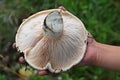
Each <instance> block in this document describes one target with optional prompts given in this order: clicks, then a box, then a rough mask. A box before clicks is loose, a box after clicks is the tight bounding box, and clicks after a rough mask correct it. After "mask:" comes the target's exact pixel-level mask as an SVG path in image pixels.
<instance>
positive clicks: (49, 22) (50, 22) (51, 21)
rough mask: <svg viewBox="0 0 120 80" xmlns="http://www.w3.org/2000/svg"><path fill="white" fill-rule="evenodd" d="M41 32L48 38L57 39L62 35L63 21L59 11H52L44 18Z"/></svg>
mask: <svg viewBox="0 0 120 80" xmlns="http://www.w3.org/2000/svg"><path fill="white" fill-rule="evenodd" d="M43 32H44V33H45V35H46V36H47V37H48V38H58V37H60V36H61V35H62V32H63V19H62V16H61V14H60V12H59V11H53V12H51V13H49V14H48V15H47V16H46V17H45V20H44V25H43Z"/></svg>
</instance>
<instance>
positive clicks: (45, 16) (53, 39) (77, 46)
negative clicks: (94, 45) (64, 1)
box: [16, 9, 88, 73]
mask: <svg viewBox="0 0 120 80" xmlns="http://www.w3.org/2000/svg"><path fill="white" fill-rule="evenodd" d="M87 36H88V32H87V30H86V29H85V27H84V25H83V23H82V22H81V20H79V19H78V18H77V17H75V16H74V15H72V14H71V13H70V12H68V11H62V10H61V9H50V10H45V11H41V12H38V13H36V14H34V15H32V16H30V17H29V18H27V19H26V20H25V21H24V22H23V23H22V24H21V25H20V27H19V29H18V31H17V34H16V46H17V48H18V50H19V51H20V52H23V53H24V56H25V60H26V61H27V62H28V64H30V65H31V66H32V67H34V68H36V69H38V70H44V69H48V70H50V71H51V72H54V73H58V72H60V71H66V70H67V69H69V68H71V67H72V66H73V65H76V64H77V63H78V62H80V61H81V60H82V58H83V56H84V54H85V51H86V45H87V43H86V40H87Z"/></svg>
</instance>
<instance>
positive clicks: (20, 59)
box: [19, 56, 26, 64]
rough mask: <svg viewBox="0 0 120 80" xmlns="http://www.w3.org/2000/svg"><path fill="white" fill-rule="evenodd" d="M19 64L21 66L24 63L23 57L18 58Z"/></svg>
mask: <svg viewBox="0 0 120 80" xmlns="http://www.w3.org/2000/svg"><path fill="white" fill-rule="evenodd" d="M19 62H20V63H21V64H24V63H25V62H26V61H25V59H24V57H23V56H21V57H19Z"/></svg>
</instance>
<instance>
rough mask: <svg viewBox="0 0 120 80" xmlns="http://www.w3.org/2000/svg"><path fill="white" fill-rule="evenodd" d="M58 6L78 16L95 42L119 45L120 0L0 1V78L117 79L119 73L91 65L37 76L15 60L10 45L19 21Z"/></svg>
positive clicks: (2, 79) (118, 78) (16, 54)
mask: <svg viewBox="0 0 120 80" xmlns="http://www.w3.org/2000/svg"><path fill="white" fill-rule="evenodd" d="M59 6H64V7H65V8H66V9H67V10H68V11H70V12H71V13H72V14H74V15H75V16H77V17H78V18H79V19H81V20H82V22H83V23H84V25H85V26H86V28H87V30H88V31H89V32H91V34H92V35H93V36H94V37H95V39H96V40H97V41H98V42H101V43H105V44H111V45H118V46H120V0H0V80H120V73H118V72H114V71H110V70H106V69H102V68H98V67H93V66H92V67H90V66H84V67H79V68H78V67H76V68H72V69H70V70H68V71H66V72H63V73H61V74H57V75H48V76H38V75H37V74H36V73H37V71H36V70H34V69H33V68H31V67H30V66H26V65H23V64H19V63H18V57H19V53H18V52H17V51H16V50H15V49H12V44H13V43H14V41H15V34H16V31H17V29H18V27H19V25H20V24H21V22H22V20H23V19H25V18H27V17H29V16H30V15H32V14H34V13H36V12H39V11H41V10H46V9H51V8H58V7H59ZM26 67H27V68H26Z"/></svg>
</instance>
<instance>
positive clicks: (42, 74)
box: [38, 70, 50, 76]
mask: <svg viewBox="0 0 120 80" xmlns="http://www.w3.org/2000/svg"><path fill="white" fill-rule="evenodd" d="M48 74H50V72H49V71H48V70H42V71H38V75H40V76H44V75H48Z"/></svg>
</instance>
